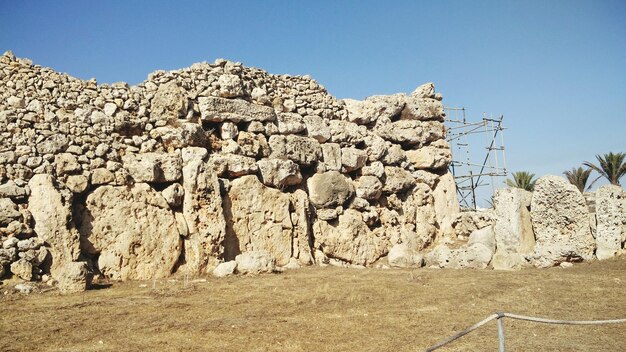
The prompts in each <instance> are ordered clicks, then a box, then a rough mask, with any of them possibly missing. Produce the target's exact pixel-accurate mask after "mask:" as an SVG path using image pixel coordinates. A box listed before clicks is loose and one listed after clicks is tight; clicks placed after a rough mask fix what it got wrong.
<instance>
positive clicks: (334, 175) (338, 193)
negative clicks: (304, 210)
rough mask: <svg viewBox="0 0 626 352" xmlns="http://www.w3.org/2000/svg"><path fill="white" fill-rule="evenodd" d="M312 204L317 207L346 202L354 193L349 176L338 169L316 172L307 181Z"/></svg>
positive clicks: (333, 205) (334, 205)
mask: <svg viewBox="0 0 626 352" xmlns="http://www.w3.org/2000/svg"><path fill="white" fill-rule="evenodd" d="M307 187H308V191H309V198H310V199H311V204H313V205H314V206H315V207H317V208H330V207H336V206H338V205H342V204H344V203H345V202H346V201H347V200H348V199H349V198H350V197H352V195H353V194H354V185H353V184H352V182H351V181H350V179H349V178H347V177H346V176H344V175H342V174H340V173H339V172H337V171H328V172H325V173H322V174H315V175H313V176H312V177H311V178H309V179H308V181H307Z"/></svg>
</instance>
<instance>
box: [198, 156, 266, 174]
mask: <svg viewBox="0 0 626 352" xmlns="http://www.w3.org/2000/svg"><path fill="white" fill-rule="evenodd" d="M209 163H210V164H212V165H213V167H214V168H215V171H216V172H217V174H218V176H221V177H233V178H234V177H241V176H244V175H251V174H256V173H257V171H259V167H258V166H257V163H256V160H255V159H254V158H251V157H248V156H243V155H237V154H230V153H221V154H212V155H211V158H210V159H209Z"/></svg>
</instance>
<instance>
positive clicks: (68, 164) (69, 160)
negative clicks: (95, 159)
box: [54, 153, 81, 176]
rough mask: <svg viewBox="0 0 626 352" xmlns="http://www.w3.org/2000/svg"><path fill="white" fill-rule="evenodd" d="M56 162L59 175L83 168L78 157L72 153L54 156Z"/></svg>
mask: <svg viewBox="0 0 626 352" xmlns="http://www.w3.org/2000/svg"><path fill="white" fill-rule="evenodd" d="M54 163H55V164H56V172H57V175H59V176H61V175H65V174H69V173H73V172H77V171H80V170H81V167H80V164H79V163H78V159H77V158H76V156H75V155H73V154H70V153H61V154H57V155H56V156H55V157H54Z"/></svg>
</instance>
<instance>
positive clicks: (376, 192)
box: [354, 176, 383, 200]
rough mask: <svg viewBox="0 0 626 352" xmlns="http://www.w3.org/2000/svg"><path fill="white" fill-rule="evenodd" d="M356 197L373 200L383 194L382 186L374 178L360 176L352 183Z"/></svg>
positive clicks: (376, 178)
mask: <svg viewBox="0 0 626 352" xmlns="http://www.w3.org/2000/svg"><path fill="white" fill-rule="evenodd" d="M354 186H355V189H356V196H357V197H360V198H363V199H370V200H375V199H378V198H380V196H381V195H382V193H383V184H382V183H381V182H380V180H379V179H378V177H376V176H361V177H359V178H357V179H356V180H355V181H354Z"/></svg>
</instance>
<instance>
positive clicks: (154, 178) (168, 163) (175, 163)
mask: <svg viewBox="0 0 626 352" xmlns="http://www.w3.org/2000/svg"><path fill="white" fill-rule="evenodd" d="M122 162H123V164H124V168H126V169H127V170H128V172H129V173H130V175H131V177H132V178H133V179H134V180H135V182H158V183H160V182H175V181H178V180H180V178H181V177H182V159H181V157H180V154H179V153H173V154H166V153H142V154H126V155H124V156H123V157H122Z"/></svg>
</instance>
